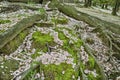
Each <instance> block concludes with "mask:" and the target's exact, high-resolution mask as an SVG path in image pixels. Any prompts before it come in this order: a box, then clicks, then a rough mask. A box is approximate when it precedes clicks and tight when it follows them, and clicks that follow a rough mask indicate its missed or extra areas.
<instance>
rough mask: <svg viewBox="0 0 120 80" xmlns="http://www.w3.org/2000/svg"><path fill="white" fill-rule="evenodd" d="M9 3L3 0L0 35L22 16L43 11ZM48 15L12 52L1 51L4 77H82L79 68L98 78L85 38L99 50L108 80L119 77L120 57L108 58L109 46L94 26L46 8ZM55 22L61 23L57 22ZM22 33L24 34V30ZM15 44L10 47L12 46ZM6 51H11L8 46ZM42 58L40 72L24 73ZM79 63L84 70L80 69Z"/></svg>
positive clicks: (91, 11) (105, 15)
mask: <svg viewBox="0 0 120 80" xmlns="http://www.w3.org/2000/svg"><path fill="white" fill-rule="evenodd" d="M8 4H11V3H8V2H1V3H0V21H1V23H0V34H2V33H4V32H5V31H7V30H9V29H10V28H11V27H12V26H13V25H15V24H16V23H17V22H19V21H20V20H22V19H23V18H27V17H29V16H31V15H34V14H40V13H41V12H40V10H31V9H27V8H23V7H22V6H12V7H11V6H9V5H8ZM25 5H27V6H33V7H37V8H43V9H45V10H46V7H42V6H41V5H40V4H33V5H32V4H25ZM9 7H11V8H12V9H10V8H9ZM76 9H77V10H79V11H81V12H84V13H87V14H89V15H92V16H95V17H97V18H100V19H102V20H104V21H108V22H111V23H115V24H118V25H120V17H117V16H112V15H110V14H108V13H104V12H102V11H99V10H98V11H97V10H95V9H91V8H90V9H87V8H78V7H76ZM47 14H48V15H47V20H40V21H37V22H36V23H37V24H35V25H33V26H32V27H30V28H29V31H28V33H29V34H28V35H27V36H25V38H24V40H23V42H22V43H21V45H19V46H18V47H17V49H16V50H15V51H14V52H11V53H9V55H8V54H6V53H4V54H0V79H1V80H10V79H13V78H16V79H15V80H19V78H21V76H22V77H23V78H24V79H27V80H31V79H35V80H44V79H46V80H49V79H48V78H51V80H54V78H55V80H61V79H62V80H70V79H73V80H81V79H80V78H81V77H80V76H81V75H80V71H81V72H82V73H83V74H84V75H85V76H87V77H86V78H91V79H92V80H94V79H95V80H98V79H99V77H100V76H101V75H100V73H99V70H98V69H99V68H98V66H97V65H96V64H97V63H96V62H95V60H94V58H93V57H92V56H91V55H89V54H88V53H87V52H86V50H85V47H84V46H83V44H82V41H85V44H87V45H88V46H89V47H90V48H91V49H92V50H94V51H95V52H96V53H95V54H93V55H94V56H95V58H96V59H97V61H98V62H99V63H100V64H101V66H102V67H103V71H104V72H105V73H106V75H107V77H108V78H109V80H113V79H117V78H119V77H120V75H119V74H118V73H120V63H119V60H118V59H116V58H115V57H114V58H113V62H112V63H111V62H109V61H108V59H109V56H108V54H107V53H108V51H109V47H107V46H106V45H104V44H103V41H102V40H101V39H100V38H99V37H98V36H97V34H98V33H94V32H92V31H93V30H94V29H95V28H93V27H90V26H89V24H87V23H85V22H83V21H77V20H75V19H73V18H70V17H68V16H66V15H65V14H63V13H60V12H59V11H58V10H53V11H47ZM56 21H58V22H57V23H56ZM39 23H45V24H47V26H48V25H49V24H50V25H49V27H46V26H45V25H44V24H43V25H39ZM51 24H52V25H51ZM21 33H22V37H23V36H24V33H23V32H21ZM80 36H81V38H80ZM11 42H12V41H11ZM8 45H9V44H8ZM13 45H14V42H13ZM46 45H47V46H46ZM12 47H13V46H12ZM12 47H10V48H11V49H12ZM49 47H52V48H53V50H52V51H49ZM11 49H10V50H11ZM47 49H48V50H47ZM6 50H8V52H9V49H6ZM77 53H78V54H80V56H81V59H80V61H81V62H80V63H81V65H79V64H78V63H79V60H78V59H77V58H79V56H78V55H77ZM76 56H77V57H76ZM40 61H41V62H42V64H40V71H37V70H33V72H29V74H27V75H26V74H24V72H26V70H28V69H29V68H30V67H31V66H34V64H36V63H38V62H39V63H40ZM113 63H114V64H113ZM78 66H80V67H81V69H78ZM95 66H96V67H95ZM76 68H77V69H76ZM79 70H80V71H79ZM23 74H24V75H23Z"/></svg>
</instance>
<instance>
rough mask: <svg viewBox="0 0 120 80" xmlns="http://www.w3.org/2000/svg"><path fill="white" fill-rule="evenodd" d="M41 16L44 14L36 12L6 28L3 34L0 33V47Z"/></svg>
mask: <svg viewBox="0 0 120 80" xmlns="http://www.w3.org/2000/svg"><path fill="white" fill-rule="evenodd" d="M41 18H44V14H42V15H38V14H36V15H33V16H31V17H29V18H24V19H23V20H21V21H20V22H18V23H17V24H16V25H14V26H13V27H12V28H10V29H8V30H7V31H6V32H4V33H3V34H0V49H1V48H2V47H4V46H5V45H6V44H7V43H8V42H9V41H11V40H12V39H14V38H15V37H16V36H17V35H18V34H19V33H20V32H21V31H23V30H24V29H26V28H27V27H30V26H32V25H33V24H34V23H35V22H36V21H37V20H40V19H41Z"/></svg>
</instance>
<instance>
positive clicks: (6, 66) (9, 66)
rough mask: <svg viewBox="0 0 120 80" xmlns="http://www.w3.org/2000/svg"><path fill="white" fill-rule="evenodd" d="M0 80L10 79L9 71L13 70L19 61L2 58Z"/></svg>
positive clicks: (16, 67) (11, 76)
mask: <svg viewBox="0 0 120 80" xmlns="http://www.w3.org/2000/svg"><path fill="white" fill-rule="evenodd" d="M0 66H3V68H2V67H0V80H11V79H12V78H13V75H11V71H15V70H17V69H18V67H19V61H16V60H13V59H9V60H3V62H0Z"/></svg>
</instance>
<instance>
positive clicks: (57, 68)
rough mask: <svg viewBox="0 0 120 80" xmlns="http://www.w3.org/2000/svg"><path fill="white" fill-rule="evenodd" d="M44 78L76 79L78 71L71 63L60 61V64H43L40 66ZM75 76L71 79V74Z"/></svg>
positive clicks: (46, 79) (57, 79)
mask: <svg viewBox="0 0 120 80" xmlns="http://www.w3.org/2000/svg"><path fill="white" fill-rule="evenodd" d="M41 69H42V70H43V73H44V76H45V80H76V79H77V76H78V73H77V72H76V71H75V70H74V69H73V68H72V65H71V64H66V63H61V64H60V65H55V64H49V65H43V66H42V68H41ZM73 75H74V76H75V78H74V79H73V78H72V76H73Z"/></svg>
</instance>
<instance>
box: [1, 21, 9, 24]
mask: <svg viewBox="0 0 120 80" xmlns="http://www.w3.org/2000/svg"><path fill="white" fill-rule="evenodd" d="M10 22H11V21H10V20H0V24H5V23H10Z"/></svg>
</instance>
